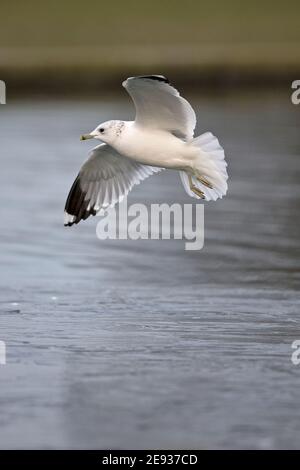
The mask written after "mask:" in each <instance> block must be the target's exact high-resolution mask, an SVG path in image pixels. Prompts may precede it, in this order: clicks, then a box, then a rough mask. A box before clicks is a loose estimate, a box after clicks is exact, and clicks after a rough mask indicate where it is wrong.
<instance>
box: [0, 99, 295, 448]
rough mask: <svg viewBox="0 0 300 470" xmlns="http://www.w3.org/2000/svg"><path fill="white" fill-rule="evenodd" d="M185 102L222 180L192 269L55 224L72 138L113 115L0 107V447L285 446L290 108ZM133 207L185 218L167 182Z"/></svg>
mask: <svg viewBox="0 0 300 470" xmlns="http://www.w3.org/2000/svg"><path fill="white" fill-rule="evenodd" d="M189 98H190V99H191V101H192V102H193V104H195V108H196V111H197V115H198V117H199V124H200V125H199V128H198V130H197V133H200V132H202V131H206V130H209V129H210V130H213V131H214V133H216V135H218V136H219V137H220V140H221V141H222V143H223V145H224V146H225V148H226V151H227V154H228V162H229V171H230V191H229V194H228V196H227V197H226V198H225V199H224V200H223V201H220V202H217V203H210V204H207V205H206V207H205V246H204V249H203V250H202V251H199V252H187V251H184V244H183V242H182V241H172V240H171V241H147V240H141V241H130V240H126V241H105V242H103V241H102V242H101V241H99V240H98V239H97V238H96V235H95V227H96V223H97V218H93V219H89V220H88V221H86V222H85V223H82V224H80V225H79V226H76V227H72V228H64V227H63V225H62V210H63V205H64V202H65V198H66V195H67V192H68V190H69V187H70V185H71V183H72V180H73V178H74V177H75V175H76V173H77V170H78V168H79V166H80V164H81V162H82V160H83V158H84V157H85V155H86V153H87V150H88V149H89V148H90V147H91V143H90V142H89V143H80V142H79V140H78V137H79V135H80V134H81V133H82V132H86V131H89V130H91V129H92V128H94V127H95V125H96V124H97V123H98V122H101V121H103V120H106V119H109V118H113V117H115V118H116V117H117V118H129V117H130V116H132V108H131V107H130V103H129V102H128V100H126V99H124V100H123V99H121V98H119V97H111V98H110V97H108V98H106V99H99V98H98V99H97V100H87V101H85V100H73V101H72V100H58V101H56V102H53V101H50V100H39V101H38V100H36V101H34V102H32V101H30V100H20V101H15V102H13V103H9V104H7V105H6V106H2V107H1V109H0V112H1V130H0V136H1V173H0V188H1V202H2V204H1V209H0V214H1V233H0V239H1V253H0V265H1V304H0V328H1V329H0V339H1V340H2V341H5V342H6V347H7V364H6V365H5V366H0V381H1V386H0V410H1V412H0V446H1V448H47V449H54V448H73V449H78V448H185V449H192V448H198V449H206V448H223V449H228V448H232V447H234V448H257V449H273V448H287V447H288V448H297V447H299V446H300V411H299V406H298V397H299V373H300V366H298V367H297V366H295V365H293V364H292V362H291V353H292V351H293V350H292V348H291V343H292V342H293V341H294V340H295V339H300V330H299V326H300V318H299V311H300V300H299V293H298V287H299V236H300V225H299V206H300V204H299V196H300V189H299V179H300V158H299V153H300V141H299V112H300V109H299V108H297V107H296V106H293V105H291V103H290V99H289V94H288V92H287V93H282V92H278V91H269V92H261V93H256V94H252V93H249V94H238V93H236V94H227V95H223V94H220V95H219V96H215V97H214V96H204V95H203V96H200V95H199V96H194V97H189ZM144 201H147V202H150V201H153V202H169V203H172V202H186V203H187V202H191V200H190V199H189V198H188V196H187V195H185V193H184V190H183V189H182V187H181V183H180V181H179V177H178V175H177V174H176V173H173V172H171V171H170V172H165V173H162V174H161V175H157V176H154V177H152V178H150V179H149V180H147V181H146V182H144V183H143V184H142V185H140V186H139V187H136V188H135V189H134V191H133V192H132V193H131V196H130V199H129V202H144Z"/></svg>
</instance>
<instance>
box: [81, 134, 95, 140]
mask: <svg viewBox="0 0 300 470" xmlns="http://www.w3.org/2000/svg"><path fill="white" fill-rule="evenodd" d="M94 137H95V136H93V135H92V134H83V135H81V136H80V140H88V139H93V138H94Z"/></svg>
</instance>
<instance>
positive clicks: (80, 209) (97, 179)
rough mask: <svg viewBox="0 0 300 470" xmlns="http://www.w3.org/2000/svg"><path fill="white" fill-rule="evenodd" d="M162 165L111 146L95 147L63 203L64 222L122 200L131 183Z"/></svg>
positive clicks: (150, 173)
mask: <svg viewBox="0 0 300 470" xmlns="http://www.w3.org/2000/svg"><path fill="white" fill-rule="evenodd" d="M161 170H162V168H156V167H153V166H148V165H142V164H140V163H137V162H135V161H133V160H129V159H128V158H126V157H123V156H121V155H120V154H119V153H118V152H116V151H115V150H114V149H113V148H112V147H110V146H109V145H106V144H101V145H98V146H97V147H95V148H94V149H93V150H92V151H91V152H90V155H89V158H88V160H87V161H86V162H85V163H84V164H83V166H82V167H81V169H80V171H79V174H78V176H77V178H76V179H75V181H74V183H73V186H72V188H71V190H70V193H69V196H68V198H67V202H66V206H65V217H64V224H65V225H68V226H71V225H73V224H78V222H80V220H85V219H87V218H88V217H89V216H90V215H96V214H97V212H99V211H100V210H101V209H106V208H107V207H112V206H114V205H115V204H116V203H117V202H120V201H122V199H124V197H125V196H126V195H127V194H128V193H129V191H130V190H131V189H132V187H133V186H134V185H136V184H139V183H140V182H141V181H143V180H144V179H145V178H148V176H150V175H152V174H154V173H158V172H159V171H161Z"/></svg>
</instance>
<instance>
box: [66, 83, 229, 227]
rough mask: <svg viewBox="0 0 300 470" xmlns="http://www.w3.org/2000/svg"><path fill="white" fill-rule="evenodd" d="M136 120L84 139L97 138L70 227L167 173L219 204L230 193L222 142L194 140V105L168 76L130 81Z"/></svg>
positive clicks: (76, 189) (76, 192)
mask: <svg viewBox="0 0 300 470" xmlns="http://www.w3.org/2000/svg"><path fill="white" fill-rule="evenodd" d="M123 87H124V88H125V89H126V91H127V92H128V93H129V95H130V96H131V98H132V100H133V102H134V105H135V109H136V117H135V121H117V120H116V121H107V122H104V123H102V124H100V125H99V126H97V127H96V129H95V130H93V131H92V132H91V133H90V134H85V135H83V136H81V140H86V139H96V140H100V141H101V142H102V143H101V144H100V145H98V146H97V147H95V148H94V149H93V150H92V151H91V152H90V154H89V158H88V159H87V160H86V162H85V163H84V164H83V166H82V167H81V169H80V171H79V174H78V176H77V178H76V179H75V181H74V183H73V185H72V187H71V190H70V192H69V195H68V198H67V201H66V205H65V214H64V224H65V225H66V226H71V225H73V224H78V222H80V221H81V220H85V219H87V218H88V217H89V216H90V215H96V214H97V213H98V212H99V211H100V210H101V209H106V208H108V207H113V206H114V205H115V204H116V203H118V202H121V201H122V199H123V198H124V197H125V196H127V194H128V193H129V191H130V190H131V189H132V188H133V186H134V185H136V184H139V183H140V182H141V181H143V180H144V179H146V178H148V176H151V175H153V174H155V173H158V172H160V171H161V170H163V169H166V168H167V169H172V170H177V171H179V174H180V177H181V181H182V183H183V186H184V189H185V191H186V192H187V194H188V195H189V196H191V197H193V198H196V199H203V200H204V199H205V200H206V201H215V200H216V199H218V198H222V196H224V195H225V194H226V192H227V179H228V175H227V170H226V167H227V163H226V161H225V155H224V150H223V148H222V147H221V145H220V144H219V141H218V139H217V138H216V137H215V136H214V135H213V134H212V133H211V132H206V133H204V134H202V135H200V136H198V137H194V129H195V127H196V115H195V112H194V110H193V108H192V107H191V105H190V104H189V103H188V101H186V100H185V99H184V98H182V97H181V96H180V94H179V92H178V91H177V90H176V89H175V88H174V87H173V86H171V85H170V83H169V81H168V80H167V78H165V77H164V76H162V75H147V76H140V77H130V78H128V79H127V80H125V81H124V82H123Z"/></svg>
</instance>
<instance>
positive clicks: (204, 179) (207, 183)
mask: <svg viewBox="0 0 300 470" xmlns="http://www.w3.org/2000/svg"><path fill="white" fill-rule="evenodd" d="M196 178H197V180H198V181H199V183H202V184H204V186H206V187H207V188H210V189H214V188H213V185H212V184H211V183H210V182H209V181H208V180H207V179H206V178H204V176H199V177H198V176H196Z"/></svg>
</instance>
